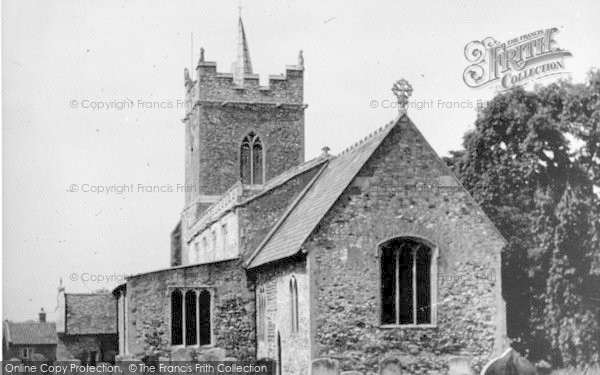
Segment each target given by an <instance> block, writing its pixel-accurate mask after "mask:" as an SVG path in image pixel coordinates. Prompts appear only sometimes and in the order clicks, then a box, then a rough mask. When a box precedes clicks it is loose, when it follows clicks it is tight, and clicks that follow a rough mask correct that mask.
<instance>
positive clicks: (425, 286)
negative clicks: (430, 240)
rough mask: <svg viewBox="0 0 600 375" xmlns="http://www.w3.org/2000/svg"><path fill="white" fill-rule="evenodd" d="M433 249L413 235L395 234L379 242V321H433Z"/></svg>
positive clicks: (396, 323)
mask: <svg viewBox="0 0 600 375" xmlns="http://www.w3.org/2000/svg"><path fill="white" fill-rule="evenodd" d="M433 251H434V249H433V248H432V247H431V246H429V245H427V244H425V243H424V242H421V241H419V240H417V239H413V238H395V239H392V240H389V241H387V242H385V243H384V244H382V245H380V254H381V259H380V261H381V323H382V324H390V325H420V324H433V323H434V311H433V306H435V301H434V298H435V281H436V275H435V273H436V267H435V259H434V253H433Z"/></svg>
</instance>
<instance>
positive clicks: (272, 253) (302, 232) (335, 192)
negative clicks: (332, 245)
mask: <svg viewBox="0 0 600 375" xmlns="http://www.w3.org/2000/svg"><path fill="white" fill-rule="evenodd" d="M401 118H402V116H400V117H398V118H397V119H395V120H394V121H392V122H390V123H388V124H387V125H386V126H383V127H381V128H380V129H379V130H377V131H376V132H374V133H371V134H370V135H369V136H367V137H366V138H363V139H362V140H361V141H359V142H357V143H355V144H354V145H352V146H351V147H349V148H348V149H346V150H345V151H342V153H340V154H339V155H338V156H337V157H333V158H330V159H329V163H328V164H327V165H325V166H324V167H323V169H322V170H321V171H320V173H319V174H317V175H316V176H315V178H314V179H313V180H312V181H311V182H310V183H309V184H308V185H307V186H306V187H305V189H304V191H303V192H302V193H301V194H300V196H299V197H298V198H297V199H296V200H295V201H294V202H293V203H292V204H291V205H290V207H288V209H287V210H286V212H285V213H284V214H283V215H282V217H281V218H280V220H279V222H277V224H276V225H275V226H274V228H273V229H272V230H271V232H270V233H269V234H268V235H267V236H266V237H265V239H264V240H263V242H262V243H261V244H260V245H259V246H258V248H257V249H256V250H255V251H254V252H253V253H252V254H251V255H250V256H249V257H248V259H247V260H246V262H245V264H246V267H247V268H254V267H258V266H260V265H263V264H265V263H269V262H273V261H276V260H279V259H283V258H287V257H289V256H292V255H295V254H297V253H298V252H299V251H300V248H301V246H302V244H303V243H304V241H306V239H307V238H308V237H309V236H310V234H311V233H312V232H313V230H314V229H315V228H316V227H317V225H318V224H319V223H320V222H321V220H322V219H323V217H324V216H325V215H326V214H327V212H328V211H329V210H330V209H331V207H332V206H333V204H334V203H335V202H336V201H337V199H338V198H339V197H340V195H341V194H342V193H343V192H344V190H346V188H347V187H348V185H349V184H350V183H351V182H352V180H353V179H354V177H355V176H356V175H357V173H358V172H359V171H360V169H361V168H362V166H363V165H364V164H365V163H366V162H367V160H369V158H370V157H371V155H372V154H373V152H374V151H375V150H376V149H377V147H378V146H379V145H380V144H381V142H382V141H383V140H384V139H385V137H386V136H387V135H388V134H389V132H390V130H391V129H392V128H393V127H394V125H396V124H397V123H398V122H399V121H400V119H401Z"/></svg>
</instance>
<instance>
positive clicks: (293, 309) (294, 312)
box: [290, 276, 299, 333]
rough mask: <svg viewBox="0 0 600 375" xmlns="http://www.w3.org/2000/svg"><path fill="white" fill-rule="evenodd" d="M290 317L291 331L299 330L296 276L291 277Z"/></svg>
mask: <svg viewBox="0 0 600 375" xmlns="http://www.w3.org/2000/svg"><path fill="white" fill-rule="evenodd" d="M290 317H291V327H292V329H291V331H292V333H296V332H298V327H299V324H298V282H297V281H296V277H294V276H292V277H291V278H290Z"/></svg>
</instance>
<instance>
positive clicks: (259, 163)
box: [240, 132, 264, 185]
mask: <svg viewBox="0 0 600 375" xmlns="http://www.w3.org/2000/svg"><path fill="white" fill-rule="evenodd" d="M263 163H264V149H263V145H262V142H261V140H260V137H259V136H258V135H257V134H256V133H254V132H250V133H249V134H248V135H247V136H245V137H244V139H243V140H242V146H241V152H240V177H241V179H242V183H243V184H245V185H260V184H262V183H263V182H264V168H263Z"/></svg>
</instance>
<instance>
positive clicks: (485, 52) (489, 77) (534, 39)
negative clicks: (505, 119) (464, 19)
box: [463, 27, 572, 90]
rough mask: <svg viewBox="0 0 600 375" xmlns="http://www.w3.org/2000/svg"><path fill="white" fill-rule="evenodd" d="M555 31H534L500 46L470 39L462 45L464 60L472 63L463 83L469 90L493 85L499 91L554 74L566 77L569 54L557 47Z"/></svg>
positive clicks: (553, 29)
mask: <svg viewBox="0 0 600 375" xmlns="http://www.w3.org/2000/svg"><path fill="white" fill-rule="evenodd" d="M557 32H558V29H557V28H555V27H554V28H551V29H546V30H537V31H534V32H532V33H529V34H525V35H521V36H520V37H517V38H514V39H511V40H509V41H508V42H505V43H500V42H498V41H497V40H495V39H494V38H492V37H488V38H485V39H483V40H482V41H478V40H474V41H472V42H471V43H469V44H467V45H466V46H465V58H466V59H467V60H468V61H469V62H471V63H472V65H469V66H468V67H467V68H466V69H465V71H464V73H463V80H464V81H465V83H466V84H467V86H469V87H473V88H478V87H483V86H486V85H489V84H493V83H495V84H497V85H500V87H501V88H502V89H503V90H508V89H511V88H514V87H518V86H522V85H525V84H527V83H529V82H532V81H534V80H537V79H540V78H543V77H548V76H551V75H555V74H566V73H568V72H566V71H565V62H564V59H565V57H569V56H572V55H571V52H569V51H567V50H564V49H561V48H558V46H557V43H556V41H555V40H554V36H555V35H556V33H557Z"/></svg>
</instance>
